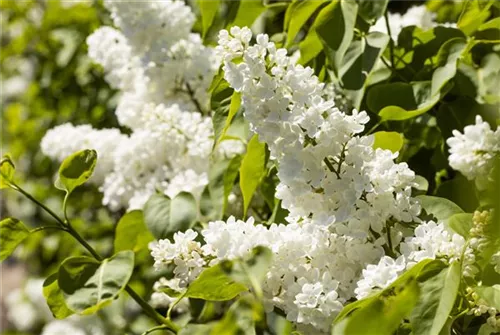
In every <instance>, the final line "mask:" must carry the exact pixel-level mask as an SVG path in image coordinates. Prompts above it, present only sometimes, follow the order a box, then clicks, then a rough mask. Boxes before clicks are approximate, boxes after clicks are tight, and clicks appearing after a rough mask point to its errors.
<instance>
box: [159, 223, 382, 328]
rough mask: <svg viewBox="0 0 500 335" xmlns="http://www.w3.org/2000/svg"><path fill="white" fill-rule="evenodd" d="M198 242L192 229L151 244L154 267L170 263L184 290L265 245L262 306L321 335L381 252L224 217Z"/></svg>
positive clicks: (301, 229)
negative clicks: (208, 271) (267, 259)
mask: <svg viewBox="0 0 500 335" xmlns="http://www.w3.org/2000/svg"><path fill="white" fill-rule="evenodd" d="M201 235H202V237H203V243H200V242H197V241H195V239H196V238H197V236H198V234H197V233H196V232H194V231H192V230H188V231H186V232H185V233H180V232H179V233H176V234H174V238H173V242H171V241H169V240H160V241H158V242H155V243H152V244H151V246H150V248H151V250H152V252H151V254H152V256H153V257H154V260H155V268H156V269H158V270H160V269H162V268H164V267H165V266H167V265H169V264H174V265H175V268H174V279H175V280H178V283H179V286H180V287H181V288H183V287H185V286H186V285H188V284H189V282H191V281H192V280H194V279H195V278H196V276H197V275H198V274H199V273H201V271H203V269H205V268H207V267H208V266H211V265H214V264H217V263H218V262H219V261H221V260H223V259H234V258H237V257H242V256H245V255H246V254H247V253H248V252H249V251H250V250H251V249H252V248H254V247H256V246H259V245H261V246H266V247H268V248H269V249H271V250H272V252H273V254H274V256H273V261H272V264H271V267H270V269H269V271H268V273H267V275H266V279H265V281H264V283H263V290H264V299H265V304H266V306H267V308H269V309H272V308H273V307H278V308H280V309H282V310H283V311H284V312H285V313H286V314H287V318H288V319H289V320H291V321H293V322H296V323H299V324H309V325H313V326H314V327H315V328H316V329H318V330H323V331H327V330H328V328H329V326H330V324H331V322H332V321H333V318H334V317H335V315H336V314H337V313H338V312H339V311H340V310H341V309H342V306H343V304H344V303H345V302H346V301H347V300H349V299H351V298H353V297H354V296H355V294H354V288H355V285H356V281H357V278H358V277H359V274H360V273H361V270H362V269H363V268H364V266H366V265H367V264H369V263H371V262H373V261H376V260H378V259H379V258H380V257H381V256H382V254H383V250H382V248H381V247H380V246H377V245H375V244H371V243H366V241H365V240H364V239H359V238H353V237H348V236H339V235H338V234H335V233H331V232H329V231H328V229H327V228H325V227H323V226H319V225H316V224H313V223H311V222H307V221H303V222H301V223H293V222H292V223H289V224H288V225H283V224H279V225H277V224H273V225H271V226H270V227H266V226H264V225H261V224H258V225H255V224H254V220H253V218H250V219H248V220H247V221H241V220H236V219H235V218H234V217H230V218H229V219H228V220H227V222H224V221H215V222H210V223H209V224H208V226H207V228H206V229H204V230H202V232H201Z"/></svg>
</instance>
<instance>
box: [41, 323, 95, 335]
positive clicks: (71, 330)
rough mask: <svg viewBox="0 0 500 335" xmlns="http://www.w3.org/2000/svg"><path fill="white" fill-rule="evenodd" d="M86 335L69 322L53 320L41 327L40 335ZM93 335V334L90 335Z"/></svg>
mask: <svg viewBox="0 0 500 335" xmlns="http://www.w3.org/2000/svg"><path fill="white" fill-rule="evenodd" d="M67 334H72V335H88V333H87V332H85V331H84V330H83V329H81V328H79V327H77V326H76V325H74V324H73V323H72V322H71V321H69V320H54V321H52V322H49V323H48V324H47V325H45V327H43V330H42V333H41V335H67ZM92 335H94V334H92Z"/></svg>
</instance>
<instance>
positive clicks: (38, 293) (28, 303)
mask: <svg viewBox="0 0 500 335" xmlns="http://www.w3.org/2000/svg"><path fill="white" fill-rule="evenodd" d="M43 282H44V280H43V279H41V278H30V279H28V280H27V281H26V283H24V285H23V286H22V287H20V288H17V289H15V290H13V291H11V292H9V294H7V295H6V297H5V300H4V303H5V307H6V311H7V315H6V316H7V320H8V321H9V322H10V324H11V325H12V327H13V328H14V329H15V330H17V331H20V332H23V333H24V332H32V331H34V330H35V329H39V328H40V327H41V326H42V325H44V327H43V329H42V332H41V334H42V335H67V334H72V335H104V334H106V332H105V331H104V327H103V325H102V323H101V321H100V320H99V318H97V317H96V316H78V315H73V316H70V317H69V318H66V319H64V320H55V319H54V317H53V316H52V312H51V311H50V309H49V307H48V305H47V302H46V300H45V297H44V295H43Z"/></svg>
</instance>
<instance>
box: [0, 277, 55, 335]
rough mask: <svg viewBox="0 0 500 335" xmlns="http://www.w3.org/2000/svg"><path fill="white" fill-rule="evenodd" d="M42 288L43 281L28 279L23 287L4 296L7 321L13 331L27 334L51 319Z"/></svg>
mask: <svg viewBox="0 0 500 335" xmlns="http://www.w3.org/2000/svg"><path fill="white" fill-rule="evenodd" d="M42 287H43V279H29V280H28V281H27V282H26V283H25V284H24V286H23V287H20V288H17V289H14V290H13V291H11V292H9V293H8V294H7V295H6V297H5V300H4V303H5V307H6V308H5V310H6V312H7V320H8V321H9V322H10V323H11V324H12V325H13V326H14V328H15V329H17V330H19V331H23V332H27V331H30V330H33V329H35V328H36V327H37V326H38V325H40V324H43V323H45V322H46V321H47V320H50V319H51V318H52V314H51V312H50V310H49V308H48V306H47V304H46V302H45V297H44V296H43V293H42Z"/></svg>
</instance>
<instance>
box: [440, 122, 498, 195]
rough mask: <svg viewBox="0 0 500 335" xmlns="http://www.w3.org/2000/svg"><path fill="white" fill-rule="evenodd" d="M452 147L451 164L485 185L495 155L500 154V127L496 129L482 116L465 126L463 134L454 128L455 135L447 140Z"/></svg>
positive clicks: (470, 178)
mask: <svg viewBox="0 0 500 335" xmlns="http://www.w3.org/2000/svg"><path fill="white" fill-rule="evenodd" d="M446 143H447V144H448V146H449V147H450V156H449V157H448V161H449V163H450V166H451V167H452V168H453V169H455V170H457V171H459V172H460V173H462V174H463V175H464V176H465V177H467V179H469V180H475V181H476V184H478V186H485V185H484V184H486V183H487V181H488V177H489V174H490V172H491V170H492V169H493V165H494V157H495V156H496V155H499V154H500V127H497V129H496V130H495V131H493V130H492V129H491V128H490V125H489V124H488V122H485V121H483V119H482V118H481V116H479V115H477V116H476V123H475V124H473V125H468V126H466V127H465V128H464V130H463V134H462V133H460V132H459V131H458V130H453V137H450V138H448V139H447V140H446Z"/></svg>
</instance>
